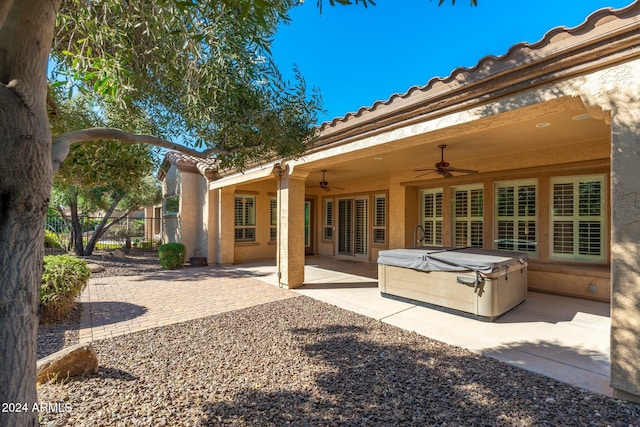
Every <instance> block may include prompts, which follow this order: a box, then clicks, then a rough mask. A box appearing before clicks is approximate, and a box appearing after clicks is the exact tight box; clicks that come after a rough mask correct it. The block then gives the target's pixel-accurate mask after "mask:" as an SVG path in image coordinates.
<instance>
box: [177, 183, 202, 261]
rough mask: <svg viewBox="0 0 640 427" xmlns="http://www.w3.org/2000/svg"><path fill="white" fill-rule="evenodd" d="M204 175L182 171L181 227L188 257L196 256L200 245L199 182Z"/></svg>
mask: <svg viewBox="0 0 640 427" xmlns="http://www.w3.org/2000/svg"><path fill="white" fill-rule="evenodd" d="M201 179H202V175H200V174H196V173H190V172H184V171H181V181H180V228H181V236H182V239H181V241H182V243H183V244H184V246H185V248H186V250H187V259H189V257H192V256H194V255H193V254H194V250H195V248H196V246H198V235H199V233H200V230H201V229H202V226H201V223H202V221H201V215H200V209H201V205H200V200H199V197H198V196H199V194H198V193H199V188H200V186H199V184H200V180H201Z"/></svg>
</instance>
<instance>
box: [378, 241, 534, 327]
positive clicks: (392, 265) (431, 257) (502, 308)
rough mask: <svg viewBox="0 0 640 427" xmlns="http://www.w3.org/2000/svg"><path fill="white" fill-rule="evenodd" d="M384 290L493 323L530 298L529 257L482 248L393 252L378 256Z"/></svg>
mask: <svg viewBox="0 0 640 427" xmlns="http://www.w3.org/2000/svg"><path fill="white" fill-rule="evenodd" d="M378 288H379V289H380V292H381V293H382V295H383V296H387V297H400V298H403V299H409V300H413V301H417V302H421V303H425V304H427V305H431V306H436V307H441V308H444V309H447V310H453V311H457V312H461V313H462V314H466V315H471V316H472V317H476V318H479V319H481V320H487V321H493V320H495V319H497V318H498V317H499V316H501V315H502V314H504V313H506V312H507V311H509V310H511V309H512V308H513V307H515V306H517V305H518V304H520V303H521V302H522V301H524V299H525V298H526V296H527V255H526V254H524V253H520V252H506V251H494V250H488V249H479V248H419V249H392V250H387V251H380V252H379V254H378Z"/></svg>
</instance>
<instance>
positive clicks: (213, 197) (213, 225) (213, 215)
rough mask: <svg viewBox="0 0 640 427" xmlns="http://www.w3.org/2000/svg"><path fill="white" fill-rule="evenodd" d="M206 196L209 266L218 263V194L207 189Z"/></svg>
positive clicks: (216, 191)
mask: <svg viewBox="0 0 640 427" xmlns="http://www.w3.org/2000/svg"><path fill="white" fill-rule="evenodd" d="M207 191H208V193H209V196H208V198H207V199H208V203H207V206H208V208H209V209H208V213H207V217H206V218H207V224H206V226H207V229H208V230H209V233H208V236H207V262H208V263H210V264H213V263H217V262H218V240H219V234H218V232H219V229H218V208H219V198H218V195H219V194H220V192H219V191H218V190H209V189H207Z"/></svg>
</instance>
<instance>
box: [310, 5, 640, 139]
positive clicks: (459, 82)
mask: <svg viewBox="0 0 640 427" xmlns="http://www.w3.org/2000/svg"><path fill="white" fill-rule="evenodd" d="M639 14H640V1H635V2H633V3H632V4H630V5H628V6H626V7H623V8H620V9H613V8H610V7H608V8H604V9H599V10H597V11H595V12H593V13H592V14H591V15H589V16H588V17H587V19H586V20H585V21H584V22H583V23H582V24H580V25H578V26H576V27H572V28H567V27H565V26H561V27H556V28H553V29H551V30H549V31H548V32H547V33H546V34H545V35H544V36H543V38H542V39H541V40H540V41H538V42H536V43H526V42H521V43H518V44H516V45H514V46H512V47H511V48H510V49H509V50H508V51H507V53H506V54H504V55H501V56H494V55H487V56H485V57H483V58H482V59H480V61H478V64H477V65H475V66H473V67H468V68H467V67H459V68H456V69H454V70H453V71H452V72H451V74H449V76H448V77H444V78H442V77H434V78H432V79H431V80H429V81H428V82H427V83H426V84H425V85H422V86H420V85H416V86H412V87H410V88H409V89H408V90H407V91H406V92H405V93H402V94H398V93H396V94H393V95H391V97H390V98H388V99H387V100H384V101H377V102H375V103H374V104H373V105H371V106H369V107H362V108H360V109H359V110H358V111H356V112H353V113H347V114H346V115H344V116H342V117H336V118H334V119H333V120H331V121H328V122H324V123H322V124H321V125H319V127H318V129H319V131H320V132H321V133H322V132H324V131H327V130H329V128H331V127H335V126H338V125H340V124H341V123H346V122H349V121H351V120H353V119H356V118H360V117H365V116H377V115H382V114H381V112H382V111H387V112H391V111H394V110H400V109H402V108H403V107H405V106H408V105H409V104H411V105H413V104H415V103H416V102H419V101H421V100H423V99H425V100H426V99H430V98H436V97H438V96H439V95H442V94H444V93H449V92H451V91H452V89H453V88H457V87H461V86H464V85H468V84H469V83H474V82H478V81H480V80H482V81H486V80H488V79H491V78H493V77H498V76H500V75H501V74H503V73H504V72H505V71H507V70H510V69H514V68H517V67H519V66H521V65H526V64H527V63H531V62H535V61H536V60H538V59H540V58H541V57H543V56H544V57H548V56H549V55H551V56H553V54H554V53H555V54H561V53H562V52H563V51H565V50H566V49H569V48H570V47H571V45H572V41H571V38H573V37H578V36H581V35H584V34H585V33H589V32H591V31H592V30H594V29H595V28H596V27H598V26H600V25H605V24H607V23H608V22H610V21H613V20H615V19H616V18H620V19H624V18H627V17H629V16H632V17H634V16H636V17H637V15H639ZM376 113H378V114H376ZM372 118H373V117H372Z"/></svg>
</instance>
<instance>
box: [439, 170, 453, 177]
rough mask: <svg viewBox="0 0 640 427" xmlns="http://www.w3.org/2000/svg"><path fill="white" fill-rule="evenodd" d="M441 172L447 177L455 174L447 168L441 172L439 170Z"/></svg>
mask: <svg viewBox="0 0 640 427" xmlns="http://www.w3.org/2000/svg"><path fill="white" fill-rule="evenodd" d="M438 173H440V174H442V176H444V177H445V178H453V174H452V173H451V172H449V170H447V169H445V170H443V171H441V172H438Z"/></svg>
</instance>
